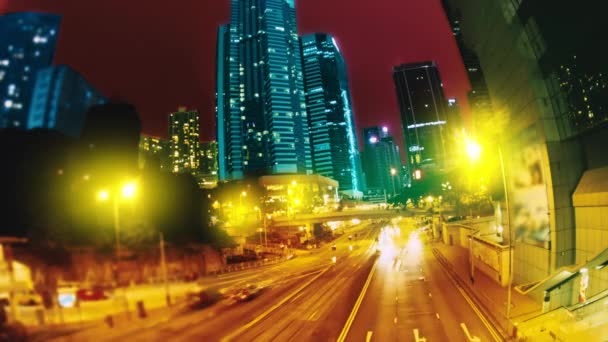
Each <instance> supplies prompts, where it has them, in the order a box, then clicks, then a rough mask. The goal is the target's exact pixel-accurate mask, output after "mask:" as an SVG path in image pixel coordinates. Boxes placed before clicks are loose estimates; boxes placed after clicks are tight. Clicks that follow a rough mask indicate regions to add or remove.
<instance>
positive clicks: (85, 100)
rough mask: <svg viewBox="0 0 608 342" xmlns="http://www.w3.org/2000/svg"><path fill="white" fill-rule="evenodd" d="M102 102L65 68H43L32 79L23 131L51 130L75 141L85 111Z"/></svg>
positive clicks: (77, 74)
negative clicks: (28, 106)
mask: <svg viewBox="0 0 608 342" xmlns="http://www.w3.org/2000/svg"><path fill="white" fill-rule="evenodd" d="M105 102H106V99H105V98H104V97H103V96H102V95H101V94H100V93H99V92H98V91H97V90H95V89H94V88H93V87H92V86H91V85H90V84H89V83H88V82H87V81H86V80H85V79H84V78H83V77H82V76H81V75H80V74H79V73H78V72H76V71H74V70H73V69H72V68H70V67H68V66H66V65H60V66H52V67H49V68H45V69H42V70H40V71H39V72H38V75H37V76H36V83H35V87H34V91H33V96H32V100H31V105H30V111H29V116H28V121H27V128H28V129H33V128H48V129H55V130H58V131H60V132H62V133H64V134H67V135H69V136H72V137H78V136H80V132H81V130H82V127H83V126H84V122H85V115H86V112H87V110H88V109H89V107H91V106H94V105H97V104H102V103H105Z"/></svg>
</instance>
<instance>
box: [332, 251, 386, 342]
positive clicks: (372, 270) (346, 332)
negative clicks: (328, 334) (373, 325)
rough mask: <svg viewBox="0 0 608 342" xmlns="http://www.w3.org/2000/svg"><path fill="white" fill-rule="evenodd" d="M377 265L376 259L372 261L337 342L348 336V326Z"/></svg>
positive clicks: (357, 309) (353, 318)
mask: <svg viewBox="0 0 608 342" xmlns="http://www.w3.org/2000/svg"><path fill="white" fill-rule="evenodd" d="M377 265H378V259H376V260H375V261H374V266H372V269H371V270H370V271H369V275H368V276H367V280H366V281H365V284H364V285H363V288H362V289H361V292H360V293H359V298H357V301H356V302H355V305H354V306H353V309H352V311H351V312H350V315H349V316H348V319H347V320H346V323H345V324H344V328H342V332H341V333H340V336H338V340H337V342H344V341H345V340H346V335H348V331H349V330H350V326H351V325H352V324H353V322H354V320H355V316H357V311H359V307H360V306H361V303H362V302H363V298H364V297H365V293H366V292H367V288H368V287H369V284H370V283H371V282H372V277H373V276H374V272H375V271H376V266H377Z"/></svg>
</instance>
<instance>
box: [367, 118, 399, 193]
mask: <svg viewBox="0 0 608 342" xmlns="http://www.w3.org/2000/svg"><path fill="white" fill-rule="evenodd" d="M363 139H364V150H363V169H364V171H365V179H366V191H365V196H366V197H368V198H369V197H377V198H382V199H385V198H389V197H391V196H392V195H393V194H398V193H399V192H400V189H401V188H402V175H401V172H402V168H401V158H400V155H399V146H397V145H396V144H395V141H394V139H393V137H392V136H390V135H389V134H388V128H387V127H369V128H364V129H363Z"/></svg>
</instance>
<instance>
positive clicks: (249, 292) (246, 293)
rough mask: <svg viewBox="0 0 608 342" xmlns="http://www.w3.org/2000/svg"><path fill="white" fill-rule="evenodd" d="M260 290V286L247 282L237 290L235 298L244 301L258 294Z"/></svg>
mask: <svg viewBox="0 0 608 342" xmlns="http://www.w3.org/2000/svg"><path fill="white" fill-rule="evenodd" d="M261 290H262V288H260V287H258V286H257V285H255V284H249V285H247V286H245V287H244V288H243V289H241V290H240V291H238V293H237V294H236V298H235V299H236V300H237V301H239V302H246V301H249V300H252V299H253V298H255V297H257V296H258V295H259V294H260V292H261Z"/></svg>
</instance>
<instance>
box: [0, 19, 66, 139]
mask: <svg viewBox="0 0 608 342" xmlns="http://www.w3.org/2000/svg"><path fill="white" fill-rule="evenodd" d="M60 21H61V17H60V16H58V15H53V14H43V13H11V14H6V15H2V16H0V128H7V127H19V128H25V127H26V125H27V115H28V113H29V110H30V100H31V97H32V89H33V88H34V82H35V81H36V73H37V72H38V71H39V70H40V69H42V68H46V67H48V66H50V65H51V64H52V63H53V56H54V54H55V45H56V43H57V35H58V33H59V24H60Z"/></svg>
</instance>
